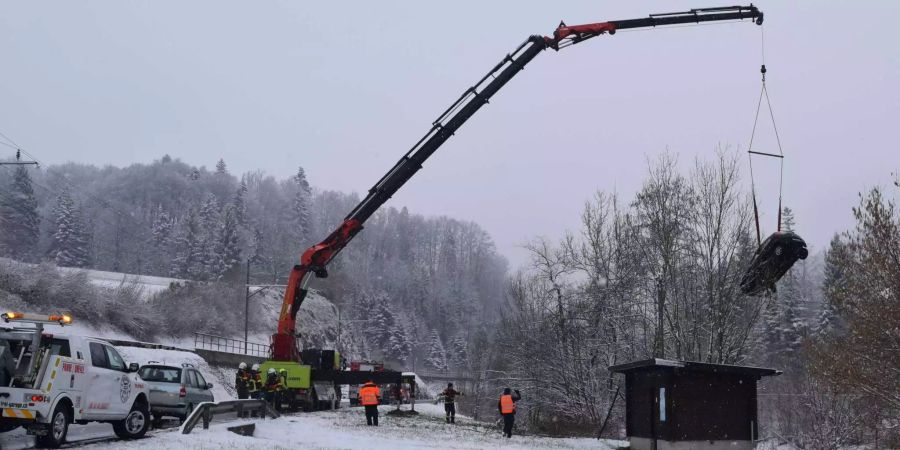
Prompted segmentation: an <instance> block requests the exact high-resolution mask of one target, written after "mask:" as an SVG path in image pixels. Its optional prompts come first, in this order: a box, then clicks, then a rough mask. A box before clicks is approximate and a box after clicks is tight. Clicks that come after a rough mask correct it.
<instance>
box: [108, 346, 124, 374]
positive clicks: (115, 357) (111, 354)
mask: <svg viewBox="0 0 900 450" xmlns="http://www.w3.org/2000/svg"><path fill="white" fill-rule="evenodd" d="M104 347H106V356H107V357H108V359H109V368H110V369H113V370H125V360H124V359H122V357H121V356H119V352H117V351H116V349H114V348H112V347H110V346H108V345H104Z"/></svg>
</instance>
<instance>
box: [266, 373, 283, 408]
mask: <svg viewBox="0 0 900 450" xmlns="http://www.w3.org/2000/svg"><path fill="white" fill-rule="evenodd" d="M280 392H281V377H279V376H278V372H277V371H276V370H275V368H274V367H270V368H269V371H268V373H266V384H265V398H266V403H268V404H270V405H272V407H273V408H275V409H276V410H277V409H280V406H279V405H278V402H277V400H278V396H279V393H280Z"/></svg>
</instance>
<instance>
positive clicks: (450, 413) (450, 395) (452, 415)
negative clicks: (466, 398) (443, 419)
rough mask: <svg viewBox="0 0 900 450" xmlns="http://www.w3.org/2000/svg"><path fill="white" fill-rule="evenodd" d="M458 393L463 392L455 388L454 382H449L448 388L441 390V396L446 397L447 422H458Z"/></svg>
mask: <svg viewBox="0 0 900 450" xmlns="http://www.w3.org/2000/svg"><path fill="white" fill-rule="evenodd" d="M457 395H463V393H462V392H459V391H457V390H456V389H453V383H447V389H444V392H441V397H444V412H446V413H447V423H456V396H457Z"/></svg>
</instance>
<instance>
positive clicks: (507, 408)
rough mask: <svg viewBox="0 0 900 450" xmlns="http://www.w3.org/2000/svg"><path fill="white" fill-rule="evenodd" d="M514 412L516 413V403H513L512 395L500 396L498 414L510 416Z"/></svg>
mask: <svg viewBox="0 0 900 450" xmlns="http://www.w3.org/2000/svg"><path fill="white" fill-rule="evenodd" d="M514 412H516V402H514V401H513V398H512V395H509V394H506V395H501V396H500V414H512V413H514Z"/></svg>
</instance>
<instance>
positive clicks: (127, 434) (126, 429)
mask: <svg viewBox="0 0 900 450" xmlns="http://www.w3.org/2000/svg"><path fill="white" fill-rule="evenodd" d="M148 428H150V408H148V407H147V405H146V404H145V403H138V402H134V405H132V406H131V411H129V412H128V415H127V416H125V419H123V420H117V421H115V422H113V431H115V432H116V436H118V437H120V438H122V439H139V438H141V437H143V436H144V434H146V433H147V429H148Z"/></svg>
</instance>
